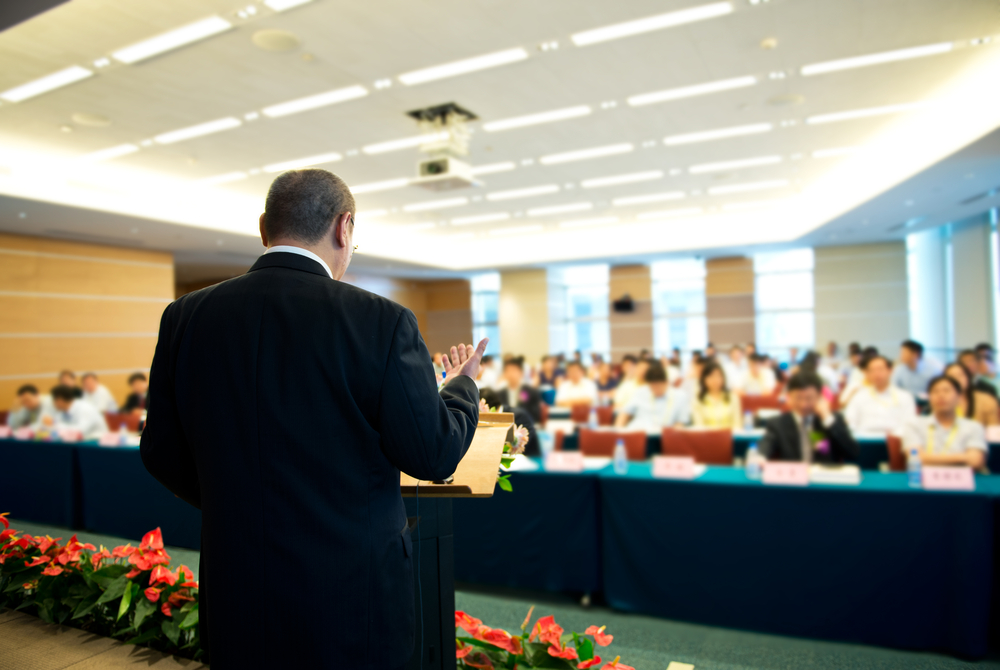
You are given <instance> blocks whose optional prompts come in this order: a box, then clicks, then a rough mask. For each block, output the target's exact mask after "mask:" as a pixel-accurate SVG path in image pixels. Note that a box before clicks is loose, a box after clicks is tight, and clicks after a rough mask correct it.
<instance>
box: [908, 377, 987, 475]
mask: <svg viewBox="0 0 1000 670" xmlns="http://www.w3.org/2000/svg"><path fill="white" fill-rule="evenodd" d="M927 395H928V399H929V401H930V405H931V414H930V416H918V417H914V418H913V419H911V420H910V421H909V422H908V423H907V425H906V427H905V428H904V429H903V450H904V452H905V453H906V454H907V456H909V453H910V450H911V449H916V450H917V453H918V455H919V458H920V462H921V463H922V464H923V465H965V466H968V467H971V468H973V469H975V470H978V471H980V472H986V453H987V446H986V435H985V431H984V430H983V427H982V426H981V425H980V424H978V423H976V422H975V421H972V420H971V419H965V418H962V417H961V416H958V403H959V401H960V399H961V397H962V387H961V386H959V384H958V382H957V381H955V380H954V379H952V378H951V377H946V376H944V375H942V376H940V377H935V378H934V379H932V380H931V383H930V384H929V385H928V386H927Z"/></svg>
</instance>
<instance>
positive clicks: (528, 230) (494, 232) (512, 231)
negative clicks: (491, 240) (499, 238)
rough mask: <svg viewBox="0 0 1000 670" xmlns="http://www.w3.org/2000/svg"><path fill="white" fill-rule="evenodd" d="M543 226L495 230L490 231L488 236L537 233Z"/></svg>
mask: <svg viewBox="0 0 1000 670" xmlns="http://www.w3.org/2000/svg"><path fill="white" fill-rule="evenodd" d="M543 227H544V226H538V225H534V226H511V227H509V228H497V229H495V230H491V231H490V235H523V234H524V233H537V232H538V231H540V230H542V228H543Z"/></svg>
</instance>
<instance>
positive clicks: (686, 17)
mask: <svg viewBox="0 0 1000 670" xmlns="http://www.w3.org/2000/svg"><path fill="white" fill-rule="evenodd" d="M732 11H733V6H732V5H731V4H730V3H728V2H713V3H712V4H709V5H701V6H700V7H690V8H688V9H682V10H680V11H676V12H668V13H666V14H658V15H657V16H649V17H646V18H644V19H636V20H634V21H626V22H624V23H616V24H614V25H611V26H605V27H603V28H594V29H593V30H585V31H583V32H579V33H575V34H573V35H571V36H570V39H572V40H573V43H574V44H576V45H577V46H578V47H582V46H587V45H589V44H597V43H599V42H607V41H608V40H616V39H619V38H622V37H629V36H631V35H641V34H642V33H648V32H652V31H654V30H662V29H664V28H671V27H673V26H680V25H684V24H685V23H694V22H695V21H703V20H705V19H712V18H715V17H717V16H724V15H726V14H729V13H730V12H732Z"/></svg>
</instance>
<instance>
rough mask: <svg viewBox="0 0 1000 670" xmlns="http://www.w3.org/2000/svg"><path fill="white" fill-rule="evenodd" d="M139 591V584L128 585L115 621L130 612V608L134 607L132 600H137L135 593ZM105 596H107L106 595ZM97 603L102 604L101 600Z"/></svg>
mask: <svg viewBox="0 0 1000 670" xmlns="http://www.w3.org/2000/svg"><path fill="white" fill-rule="evenodd" d="M125 581H126V582H128V580H125ZM138 590H139V585H138V584H128V585H127V588H126V589H125V592H124V593H123V594H122V602H121V604H120V605H119V606H118V616H116V617H115V621H118V620H119V619H121V618H122V617H123V616H125V613H126V612H128V610H129V607H131V605H132V599H133V598H135V592H136V591H138ZM105 595H107V594H106V593H105ZM102 597H103V596H102ZM97 602H100V600H98V601H97Z"/></svg>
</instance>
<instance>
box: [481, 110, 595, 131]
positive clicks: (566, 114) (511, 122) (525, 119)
mask: <svg viewBox="0 0 1000 670" xmlns="http://www.w3.org/2000/svg"><path fill="white" fill-rule="evenodd" d="M590 112H591V109H590V106H589V105H579V106H577V107H567V108H565V109H556V110H553V111H551V112H540V113H538V114H528V115H526V116H515V117H513V118H510V119H502V120H500V121H490V122H489V123H484V124H483V130H485V131H486V132H488V133H495V132H497V131H498V130H509V129H511V128H523V127H524V126H537V125H538V124H540V123H552V122H553V121H565V120H566V119H576V118H579V117H581V116H587V115H588V114H590Z"/></svg>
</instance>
